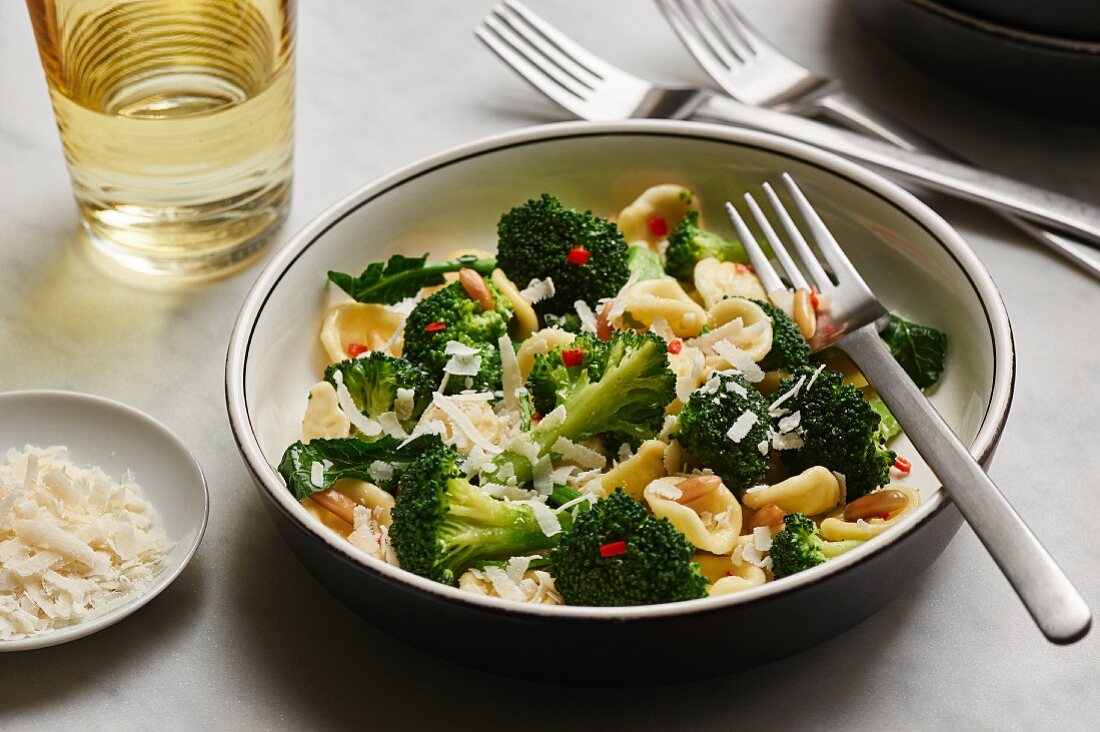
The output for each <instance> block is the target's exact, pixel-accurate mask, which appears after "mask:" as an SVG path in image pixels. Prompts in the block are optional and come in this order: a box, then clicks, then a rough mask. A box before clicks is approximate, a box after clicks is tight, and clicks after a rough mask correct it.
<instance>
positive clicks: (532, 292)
mask: <svg viewBox="0 0 1100 732" xmlns="http://www.w3.org/2000/svg"><path fill="white" fill-rule="evenodd" d="M554 293H555V290H554V280H552V279H551V278H549V277H547V278H546V279H544V280H540V279H538V278H537V277H536V278H535V279H533V280H531V281H530V282H528V283H527V287H525V288H523V289H522V290H520V291H519V294H520V297H522V298H523V299H524V300H526V301H527V302H529V303H531V304H532V305H534V304H535V303H539V302H542V301H543V300H546V299H549V298H551V297H553V296H554Z"/></svg>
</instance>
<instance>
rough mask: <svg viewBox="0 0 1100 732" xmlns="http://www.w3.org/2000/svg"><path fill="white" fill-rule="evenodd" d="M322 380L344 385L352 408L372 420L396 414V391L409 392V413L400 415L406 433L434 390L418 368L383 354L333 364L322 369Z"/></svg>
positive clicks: (373, 353)
mask: <svg viewBox="0 0 1100 732" xmlns="http://www.w3.org/2000/svg"><path fill="white" fill-rule="evenodd" d="M337 374H339V376H337ZM337 379H339V382H338V381H337ZM325 381H327V382H329V383H330V384H332V385H333V386H334V387H335V386H337V384H338V383H342V384H343V385H344V386H346V387H347V389H348V393H350V394H351V399H352V401H353V402H355V408H356V409H358V410H359V411H360V412H362V413H363V414H365V415H366V416H368V417H370V418H371V419H378V416H379V415H381V414H383V413H384V412H395V411H397V409H396V407H397V405H396V402H397V390H398V389H412V391H413V397H412V410H411V411H410V412H409V413H408V414H402V415H400V421H401V424H402V426H403V427H404V428H405V429H406V430H408V429H411V428H412V426H413V425H415V424H416V421H417V420H418V419H420V415H421V414H423V413H424V410H425V409H427V407H428V404H429V403H430V402H431V400H432V391H433V389H434V387H435V385H434V384H433V383H432V381H431V379H430V378H428V375H427V374H426V373H424V371H423V370H421V369H420V368H419V367H417V366H414V365H413V364H412V363H410V362H408V361H406V360H405V359H403V358H397V357H395V356H390V355H388V354H386V353H383V352H382V351H372V352H371V353H370V354H369V355H366V356H362V357H360V358H349V359H348V360H346V361H341V362H340V363H334V364H332V365H331V366H329V367H328V368H327V369H325Z"/></svg>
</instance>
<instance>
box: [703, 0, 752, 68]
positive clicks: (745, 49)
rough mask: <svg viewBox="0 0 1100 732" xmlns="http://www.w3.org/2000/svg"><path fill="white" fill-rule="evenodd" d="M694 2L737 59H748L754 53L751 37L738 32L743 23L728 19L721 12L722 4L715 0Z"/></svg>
mask: <svg viewBox="0 0 1100 732" xmlns="http://www.w3.org/2000/svg"><path fill="white" fill-rule="evenodd" d="M695 4H696V5H697V6H698V7H699V9H700V10H702V11H703V14H704V15H706V16H707V18H708V19H709V20H710V23H711V25H713V26H714V28H715V29H716V30H717V31H718V34H719V35H721V37H722V40H724V41H725V42H726V44H727V45H728V46H729V47H730V49H732V50H733V52H734V53H735V54H737V57H738V58H739V59H741V60H742V61H748V60H749V59H751V58H752V57H753V56H755V55H756V46H755V45H754V44H753V42H752V37H751V36H749V37H748V38H746V37H745V36H744V35H742V34H741V33H739V32H738V29H739V28H741V27H742V25H743V24H735V23H733V22H732V21H730V19H729V16H728V15H727V14H726V13H725V12H723V10H722V6H721V5H720V4H719V3H718V2H716V1H715V0H695Z"/></svg>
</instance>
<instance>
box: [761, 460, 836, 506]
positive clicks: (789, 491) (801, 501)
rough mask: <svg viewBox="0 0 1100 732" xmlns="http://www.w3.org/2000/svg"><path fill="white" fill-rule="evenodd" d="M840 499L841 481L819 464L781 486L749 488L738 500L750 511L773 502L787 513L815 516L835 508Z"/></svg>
mask: <svg viewBox="0 0 1100 732" xmlns="http://www.w3.org/2000/svg"><path fill="white" fill-rule="evenodd" d="M840 498H841V496H840V482H839V481H838V480H837V479H836V476H835V475H833V473H832V471H830V470H829V469H828V468H823V467H821V466H820V465H818V466H815V467H812V468H808V469H806V470H804V471H802V472H801V473H799V474H798V475H792V476H791V477H790V478H787V479H786V480H784V481H782V482H781V483H776V484H775V485H767V486H758V487H756V488H749V489H748V490H747V491H745V495H744V496H742V498H741V501H742V502H743V503H744V504H745V505H746V506H748V507H749V508H752V509H757V508H763V507H764V506H766V505H768V504H769V503H774V504H775V505H777V506H779V507H780V508H782V509H783V510H784V511H786V512H787V513H804V514H806V515H807V516H815V515H817V514H819V513H825V512H826V511H828V510H829V509H831V508H833V507H834V506H836V505H837V504H838V503H839V502H840Z"/></svg>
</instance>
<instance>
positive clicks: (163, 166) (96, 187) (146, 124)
mask: <svg viewBox="0 0 1100 732" xmlns="http://www.w3.org/2000/svg"><path fill="white" fill-rule="evenodd" d="M27 7H28V9H29V10H30V15H31V21H32V23H33V26H34V31H35V36H36V38H37V41H38V49H39V54H40V55H41V58H42V65H43V67H44V69H45V71H46V79H47V81H48V84H49V89H50V97H51V100H52V102H53V108H54V113H55V115H56V117H57V125H58V128H59V129H60V131H61V140H62V143H63V145H64V148H65V155H66V157H67V159H68V164H69V171H70V174H71V176H72V180H73V187H74V190H75V194H76V200H77V204H78V205H79V207H80V214H81V219H82V221H83V225H84V228H85V230H86V231H87V233H88V235H89V237H90V239H91V241H92V243H93V244H94V245H95V246H96V247H97V248H98V249H100V250H101V251H103V252H105V253H106V254H107V255H109V256H110V257H112V258H114V259H115V260H117V261H119V262H121V263H122V264H124V265H125V266H127V267H129V268H131V269H135V270H139V271H142V272H147V273H155V274H167V275H178V276H186V277H203V276H208V275H215V274H219V273H222V272H225V271H227V270H229V269H231V268H233V266H234V265H237V264H240V263H243V262H245V261H247V260H248V259H249V258H250V257H251V256H252V255H254V254H256V253H257V252H258V251H259V250H260V249H261V248H262V247H263V245H264V244H265V243H266V242H267V240H268V239H269V238H270V235H271V233H272V232H273V231H274V229H275V228H276V227H277V226H278V224H279V223H281V222H282V221H283V219H284V218H285V216H286V212H287V207H288V205H289V200H290V181H291V170H292V165H291V164H292V151H293V140H294V137H293V128H294V28H295V0H27Z"/></svg>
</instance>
